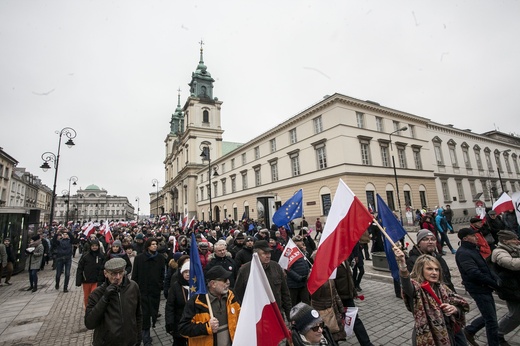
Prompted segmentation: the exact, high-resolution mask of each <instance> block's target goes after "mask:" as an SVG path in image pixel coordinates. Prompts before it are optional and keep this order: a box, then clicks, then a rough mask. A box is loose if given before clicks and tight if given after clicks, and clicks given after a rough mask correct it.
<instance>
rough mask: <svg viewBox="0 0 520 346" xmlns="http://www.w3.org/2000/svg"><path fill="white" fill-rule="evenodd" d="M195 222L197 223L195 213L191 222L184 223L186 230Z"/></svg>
mask: <svg viewBox="0 0 520 346" xmlns="http://www.w3.org/2000/svg"><path fill="white" fill-rule="evenodd" d="M194 224H195V215H193V217H192V218H191V220H190V222H187V223H186V224H185V225H184V230H187V229H188V228H192V227H193V225H194Z"/></svg>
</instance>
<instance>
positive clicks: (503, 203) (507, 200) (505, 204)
mask: <svg viewBox="0 0 520 346" xmlns="http://www.w3.org/2000/svg"><path fill="white" fill-rule="evenodd" d="M493 210H494V211H495V212H496V213H497V215H500V214H501V213H503V212H504V211H508V210H515V207H514V206H513V200H512V199H511V197H509V195H508V194H507V193H505V192H504V193H503V194H502V195H501V196H500V198H499V199H497V200H496V202H495V203H493Z"/></svg>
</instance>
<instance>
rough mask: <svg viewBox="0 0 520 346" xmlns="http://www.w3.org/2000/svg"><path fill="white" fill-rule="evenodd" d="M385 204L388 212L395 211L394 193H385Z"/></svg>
mask: <svg viewBox="0 0 520 346" xmlns="http://www.w3.org/2000/svg"><path fill="white" fill-rule="evenodd" d="M386 203H387V205H388V208H390V210H395V203H394V191H386Z"/></svg>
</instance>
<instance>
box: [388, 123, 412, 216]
mask: <svg viewBox="0 0 520 346" xmlns="http://www.w3.org/2000/svg"><path fill="white" fill-rule="evenodd" d="M406 130H408V127H406V126H403V127H401V128H400V129H398V130H395V131H394V132H392V133H390V135H389V138H390V150H391V151H392V167H393V168H394V178H395V190H396V192H397V205H398V206H399V217H400V220H401V225H402V224H403V211H402V210H401V197H400V196H399V182H398V181H397V170H396V169H395V158H394V147H393V146H392V135H393V134H394V133H397V132H400V131H406Z"/></svg>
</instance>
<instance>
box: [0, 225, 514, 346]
mask: <svg viewBox="0 0 520 346" xmlns="http://www.w3.org/2000/svg"><path fill="white" fill-rule="evenodd" d="M411 235H412V237H413V238H414V239H415V234H413V233H412V234H411ZM450 240H451V241H452V244H453V246H454V247H455V248H456V247H457V243H458V240H457V239H456V235H450ZM445 258H446V261H447V262H448V265H449V266H450V268H451V270H452V274H453V275H454V282H455V286H456V287H458V288H459V289H458V291H459V293H462V294H465V291H464V289H463V288H461V284H460V276H459V275H458V271H457V268H456V265H455V256H454V255H452V254H448V255H446V257H445ZM78 259H79V258H78V257H76V258H75V259H74V261H73V268H72V271H71V283H72V285H71V287H69V292H68V293H63V291H62V289H63V288H62V287H61V289H60V291H57V290H55V289H54V276H55V271H52V270H51V268H50V265H48V266H46V267H45V270H44V271H41V272H39V287H38V291H37V292H36V293H32V292H30V291H29V292H28V291H25V289H27V288H28V286H29V279H28V274H27V273H26V272H23V273H20V274H18V275H16V276H14V277H13V278H12V280H11V282H12V283H13V285H12V286H3V287H0V346H7V345H9V346H22V345H46V346H48V345H53V346H54V345H63V346H65V345H67V346H68V345H90V344H91V342H92V331H88V330H87V329H86V328H85V326H84V324H83V314H84V308H83V291H82V289H81V287H75V286H74V285H73V284H74V282H75V280H74V279H73V278H75V271H76V262H77V260H78ZM365 271H366V273H365V277H364V278H363V281H362V282H361V287H362V288H363V292H362V293H363V295H364V297H365V300H363V301H361V300H357V301H356V304H357V305H358V307H359V309H360V310H359V316H360V318H361V320H362V321H363V323H364V325H365V328H366V329H367V331H368V334H369V336H370V337H371V340H372V342H373V343H374V344H376V345H395V346H400V345H411V341H410V338H411V333H412V328H413V319H412V314H411V313H410V312H408V311H407V310H406V308H405V307H404V304H403V301H402V300H401V299H398V298H396V297H395V296H394V291H393V285H392V280H391V277H390V273H388V272H384V271H377V270H374V268H373V267H372V262H371V261H366V264H365ZM61 281H62V282H63V280H61ZM467 298H468V300H469V301H470V302H471V311H470V312H469V314H468V315H467V320H468V321H471V320H472V319H473V318H474V317H476V316H477V315H478V310H477V309H476V306H475V304H474V302H473V301H472V300H471V298H469V296H468V297H467ZM496 300H497V315H498V316H499V318H500V317H501V316H503V315H504V314H505V313H506V312H507V307H506V306H505V304H504V302H502V301H500V299H498V298H496ZM164 304H165V300H164V298H163V299H162V301H161V310H160V311H161V313H162V315H163V316H162V317H160V318H159V320H158V323H157V325H156V328H155V329H154V330H152V337H153V345H171V343H172V339H171V337H170V335H168V334H167V333H166V331H165V328H164ZM519 329H520V328H517V329H516V330H515V331H513V332H512V333H510V334H509V335H507V336H506V339H507V340H508V341H509V343H510V344H511V345H514V346H520V330H519ZM485 340H486V338H485V331H484V330H482V331H481V332H479V333H478V334H477V341H479V343H480V344H481V345H485ZM341 345H359V343H358V342H357V340H356V338H355V337H350V338H349V339H348V340H347V342H342V343H341ZM239 346H240V345H239Z"/></svg>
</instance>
